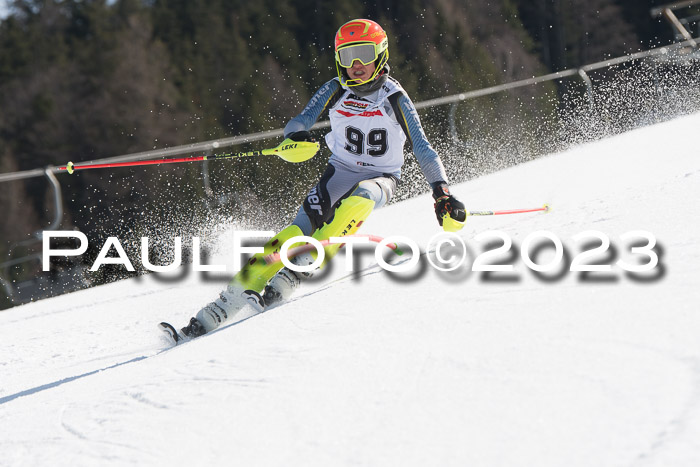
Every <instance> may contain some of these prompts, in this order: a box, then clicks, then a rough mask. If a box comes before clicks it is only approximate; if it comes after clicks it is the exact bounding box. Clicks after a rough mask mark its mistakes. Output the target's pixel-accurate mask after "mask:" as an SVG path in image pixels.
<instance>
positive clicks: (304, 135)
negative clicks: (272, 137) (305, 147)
mask: <svg viewBox="0 0 700 467" xmlns="http://www.w3.org/2000/svg"><path fill="white" fill-rule="evenodd" d="M287 138H288V139H291V140H292V141H309V142H311V143H315V142H316V138H314V137H313V136H311V133H309V132H308V131H305V130H304V131H295V132H294V133H290V134H289V135H287Z"/></svg>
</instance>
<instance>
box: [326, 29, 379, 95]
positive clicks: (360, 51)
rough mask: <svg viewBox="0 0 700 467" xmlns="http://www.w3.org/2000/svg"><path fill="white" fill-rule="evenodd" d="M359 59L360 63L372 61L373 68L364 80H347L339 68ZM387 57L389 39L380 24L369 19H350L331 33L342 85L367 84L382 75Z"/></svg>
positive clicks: (342, 68)
mask: <svg viewBox="0 0 700 467" xmlns="http://www.w3.org/2000/svg"><path fill="white" fill-rule="evenodd" d="M355 60H359V61H360V63H362V64H363V65H369V64H370V63H372V62H374V63H375V65H376V68H375V70H374V73H373V74H372V76H371V77H370V78H369V79H367V80H364V81H362V80H360V79H350V78H349V77H348V75H347V74H346V73H345V72H344V71H343V70H347V69H348V68H350V67H352V64H353V62H355ZM388 60H389V39H387V36H386V32H384V30H383V29H382V27H381V26H380V25H378V24H377V23H375V22H374V21H372V20H369V19H354V20H352V21H348V22H347V23H345V24H343V25H342V26H341V27H340V29H338V32H337V33H336V35H335V66H336V69H337V70H338V78H340V83H341V84H342V85H344V86H359V85H361V84H366V83H369V82H370V81H374V79H375V78H376V77H377V76H379V75H380V74H382V69H383V68H384V65H386V62H387V61H388Z"/></svg>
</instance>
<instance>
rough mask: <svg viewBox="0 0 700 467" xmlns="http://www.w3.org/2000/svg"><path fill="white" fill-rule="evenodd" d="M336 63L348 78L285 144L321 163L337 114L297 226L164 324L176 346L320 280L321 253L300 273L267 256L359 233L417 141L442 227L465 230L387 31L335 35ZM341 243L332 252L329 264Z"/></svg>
mask: <svg viewBox="0 0 700 467" xmlns="http://www.w3.org/2000/svg"><path fill="white" fill-rule="evenodd" d="M335 64H336V69H337V74H338V76H337V77H334V78H333V79H331V80H330V81H328V82H326V83H325V84H324V85H323V86H321V87H320V88H319V89H318V90H317V91H316V93H315V94H314V95H313V96H312V98H311V100H310V101H309V103H308V104H307V105H306V107H305V108H304V110H302V112H301V113H300V114H299V115H297V116H296V117H294V118H292V119H291V120H290V121H289V123H287V125H286V126H285V128H284V138H285V140H284V142H283V143H282V145H281V147H282V148H284V147H286V146H293V145H295V143H297V144H302V146H301V147H298V148H296V149H297V150H302V151H307V152H306V154H307V155H308V157H300V159H301V160H305V159H308V158H310V157H312V156H313V155H314V154H315V153H316V152H317V151H318V149H319V144H318V143H317V142H316V141H315V140H314V139H313V137H312V136H311V134H310V132H309V130H310V129H311V127H312V126H313V125H314V123H316V121H317V120H318V119H319V118H320V117H321V115H322V114H323V113H324V112H326V111H327V112H328V116H329V119H330V124H331V130H330V132H328V133H327V134H326V135H325V140H326V144H327V145H328V148H329V149H330V151H331V153H332V155H331V156H330V159H329V161H328V166H327V167H326V169H325V171H324V173H323V175H322V176H321V179H320V180H319V181H318V183H317V184H316V185H315V186H314V187H313V188H311V190H310V191H309V192H308V194H307V196H306V198H305V199H304V201H303V203H302V205H301V207H300V208H299V211H298V213H297V215H296V217H295V219H294V221H293V222H292V224H291V225H289V226H288V227H286V228H285V229H283V230H282V231H280V232H279V233H277V235H275V236H273V237H272V238H271V239H270V240H269V241H268V242H267V243H266V244H265V246H264V247H263V251H262V252H259V253H256V254H255V255H254V256H252V257H251V258H250V260H249V261H248V262H247V264H245V265H244V266H243V268H242V269H241V270H240V271H239V272H238V273H237V274H236V275H235V277H234V278H233V280H231V282H230V283H229V284H228V286H227V288H226V290H224V291H222V292H221V294H220V295H219V297H218V298H217V299H216V300H214V301H213V302H211V303H209V304H208V305H206V306H205V307H203V308H202V309H201V310H199V311H198V312H197V314H196V316H194V317H192V318H191V319H190V322H189V324H187V325H186V326H184V327H183V328H182V329H181V330H180V331H178V330H177V329H176V327H175V326H173V325H171V324H169V323H167V322H163V323H161V324H160V327H161V329H162V330H163V331H164V332H165V333H166V334H167V335H168V336H170V337H171V338H172V340H173V341H174V342H175V343H178V342H181V341H184V340H189V339H192V338H195V337H199V336H202V335H204V334H206V333H208V332H211V331H213V330H214V329H216V328H218V327H219V326H221V325H222V324H224V323H226V321H228V320H231V319H232V318H233V317H234V316H235V315H236V314H237V313H238V312H239V311H240V310H242V309H243V308H244V307H245V306H247V305H251V306H253V307H254V308H255V309H256V310H257V311H258V312H261V311H263V310H264V309H266V308H269V307H272V306H275V305H278V304H280V303H283V302H284V301H286V300H288V299H289V298H290V297H291V296H292V294H293V293H294V290H295V289H296V288H297V286H298V285H299V284H300V282H301V281H303V280H305V279H308V278H310V277H311V276H312V275H313V270H307V269H306V268H307V267H308V266H311V265H314V264H316V260H317V255H318V253H317V252H316V251H307V252H305V253H301V254H299V255H296V256H294V257H293V258H291V259H290V260H291V262H292V264H294V265H296V266H299V268H290V267H287V266H283V264H282V263H281V262H273V263H271V264H268V263H267V262H266V261H264V260H263V259H264V257H265V256H267V255H270V254H272V253H275V252H279V249H280V247H281V246H282V245H283V244H284V243H285V242H286V241H287V240H289V239H293V238H295V237H311V238H312V239H315V240H318V241H319V242H320V241H325V240H328V239H330V238H332V237H343V236H350V235H354V234H356V233H357V231H358V230H359V229H360V227H361V226H362V223H363V222H364V221H365V220H366V219H367V218H368V216H369V215H370V214H371V213H372V211H373V210H374V209H376V208H380V207H382V206H384V205H385V204H386V203H387V202H389V200H391V198H392V196H393V194H394V192H395V191H396V188H397V185H398V182H399V180H400V178H401V167H402V165H403V163H404V145H405V144H406V141H407V140H408V142H409V143H410V145H411V148H412V149H413V153H414V154H415V156H416V158H417V160H418V163H419V164H420V167H421V170H422V171H423V175H424V176H425V179H426V180H427V182H428V183H429V184H430V186H431V188H432V192H433V198H434V200H435V204H434V209H435V213H436V215H437V220H438V222H439V224H440V225H441V226H442V227H443V229H444V230H445V231H448V232H455V231H458V230H459V229H461V228H462V227H463V226H464V223H465V221H466V217H467V212H466V210H465V206H464V204H463V203H462V202H461V201H459V200H458V199H456V198H455V197H454V196H453V195H452V194H450V190H449V188H448V178H447V174H446V173H445V168H444V166H443V164H442V161H441V160H440V157H439V155H438V154H437V153H436V152H435V150H434V149H433V147H432V146H431V144H430V142H429V141H428V140H427V138H426V136H425V132H424V131H423V128H422V127H421V122H420V119H419V117H418V113H417V112H416V108H415V106H414V105H413V103H412V102H411V99H410V98H409V97H408V94H407V93H406V91H405V90H404V89H403V88H402V87H401V84H400V83H399V81H397V80H396V79H395V78H394V77H392V76H390V71H391V69H390V67H389V41H388V38H387V35H386V32H385V31H384V30H383V29H382V27H381V26H380V25H379V24H377V23H376V22H374V21H371V20H367V19H355V20H352V21H349V22H347V23H345V24H344V25H342V26H341V27H340V29H338V32H337V33H336V35H335ZM302 148H303V149H302ZM340 246H341V244H332V245H328V246H326V247H325V258H324V261H323V262H324V263H325V262H327V261H329V260H330V259H331V258H332V257H333V255H334V254H335V253H336V252H337V251H338V249H339V248H340ZM320 267H322V265H320ZM302 270H303V272H302Z"/></svg>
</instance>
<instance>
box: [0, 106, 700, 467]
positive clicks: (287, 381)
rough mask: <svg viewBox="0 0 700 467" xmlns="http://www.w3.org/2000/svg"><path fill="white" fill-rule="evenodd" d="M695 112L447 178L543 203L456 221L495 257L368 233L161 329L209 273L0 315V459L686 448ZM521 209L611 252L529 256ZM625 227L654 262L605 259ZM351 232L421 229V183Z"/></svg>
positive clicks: (537, 224)
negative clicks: (504, 265) (498, 239)
mask: <svg viewBox="0 0 700 467" xmlns="http://www.w3.org/2000/svg"><path fill="white" fill-rule="evenodd" d="M698 128H700V114H695V115H691V116H687V117H684V118H680V119H677V120H674V121H670V122H666V123H663V124H659V125H655V126H652V127H647V128H643V129H639V130H635V131H632V132H629V133H626V134H623V135H620V136H617V137H614V138H611V139H607V140H603V141H599V142H596V143H592V144H588V145H585V146H581V147H577V148H575V149H572V150H570V151H567V152H565V153H561V154H555V155H552V156H549V157H546V158H542V159H538V160H536V161H533V162H530V163H527V164H523V165H521V166H518V167H514V168H511V169H508V170H505V171H502V172H499V173H496V174H492V175H490V176H486V177H483V178H480V179H477V180H474V181H471V182H468V183H465V184H462V185H459V186H456V187H454V189H453V191H454V192H455V193H456V194H457V195H458V197H459V198H460V199H462V200H464V201H465V202H466V203H467V205H468V208H469V209H472V210H478V209H509V208H527V207H537V206H541V205H542V204H543V203H544V202H548V203H550V204H551V205H552V208H553V211H552V212H550V213H548V214H542V213H535V214H522V215H511V216H499V217H493V216H492V217H474V218H470V219H469V220H468V224H467V227H466V228H465V229H464V230H463V231H462V232H460V236H461V237H462V238H463V239H464V240H465V241H467V244H468V245H469V248H470V251H471V252H472V254H473V253H475V252H476V253H478V252H480V251H481V250H483V249H484V247H485V243H484V242H477V241H475V239H474V237H475V236H476V235H477V234H479V233H481V232H485V231H488V230H500V231H501V232H503V233H504V234H505V235H506V236H507V237H509V238H511V239H512V240H513V242H514V247H513V249H512V251H513V252H515V253H516V254H515V255H513V256H510V257H508V258H506V259H507V260H508V261H509V262H510V263H511V264H514V265H515V271H514V272H512V273H495V274H492V275H490V276H489V275H487V276H484V275H483V274H482V273H477V272H471V271H470V270H469V266H470V264H471V262H472V260H473V258H472V257H470V258H468V261H467V262H466V263H465V265H464V266H463V267H461V268H459V269H458V270H456V271H453V272H447V273H440V272H438V271H436V270H435V269H433V268H432V267H431V266H429V264H428V262H427V261H426V258H425V256H424V257H422V258H421V262H420V265H419V267H418V268H417V269H416V270H415V272H412V273H401V274H397V275H391V274H388V273H386V272H383V271H382V270H381V269H380V268H379V267H377V266H376V265H375V266H372V263H373V262H374V260H373V259H372V257H371V255H369V254H365V255H361V260H360V262H361V263H362V264H363V265H364V266H363V268H364V269H363V271H362V273H361V274H358V275H356V276H354V277H348V276H347V274H346V273H345V271H343V267H342V264H341V265H339V266H334V267H333V268H332V270H331V271H330V273H328V274H327V275H326V276H325V277H323V278H322V279H321V280H319V281H315V282H314V283H311V284H306V285H305V287H304V288H303V289H302V290H300V291H299V293H298V294H297V296H296V299H295V300H293V301H292V302H290V303H288V304H286V305H283V306H282V307H279V308H276V309H273V310H270V311H269V312H266V313H263V314H261V315H257V316H253V317H251V318H250V319H246V320H243V321H241V322H239V323H237V324H234V325H230V326H227V327H224V328H222V329H220V330H218V331H216V332H214V333H212V334H210V335H208V336H205V337H204V338H202V339H199V340H195V341H193V342H190V343H187V344H185V345H182V346H178V347H175V348H169V347H168V345H167V343H166V342H165V341H164V340H163V338H162V337H161V336H160V335H159V333H158V331H157V330H156V324H157V323H158V322H159V321H161V320H163V319H166V320H169V321H171V322H173V323H175V324H179V325H183V324H185V322H186V320H187V319H188V318H189V317H190V316H191V315H193V314H194V313H195V312H196V310H197V309H198V308H199V307H201V306H202V305H203V304H205V303H207V302H208V301H210V300H211V299H213V298H214V297H215V296H216V294H217V293H218V291H219V290H220V289H221V288H222V287H223V286H224V284H225V281H223V282H222V281H221V280H219V281H203V280H202V278H201V277H198V276H195V275H194V274H193V273H191V274H185V275H186V277H185V278H184V279H181V280H172V281H164V280H159V279H158V278H156V277H154V276H149V277H145V278H140V279H133V280H127V281H122V282H118V283H115V284H111V285H107V286H101V287H96V288H93V289H89V290H84V291H80V292H76V293H73V294H70V295H65V296H61V297H57V298H53V299H48V300H44V301H41V302H37V303H33V304H29V305H25V306H21V307H17V308H13V309H11V310H8V311H5V312H3V313H0V349H1V353H0V452H1V453H2V455H1V456H0V465H11V466H16V465H48V464H50V465H127V464H139V465H166V464H167V465H210V464H224V463H227V464H229V463H230V464H234V463H235V464H238V465H265V466H272V465H305V466H314V465H318V466H326V465H416V466H418V465H421V466H422V465H440V466H447V465H459V466H463V465H472V466H479V465H484V466H533V465H537V466H562V465H566V466H601V465H605V466H670V465H673V466H697V465H700V443H699V442H698V440H700V313H699V311H700V310H699V307H698V303H700V287H699V285H700V266H698V264H699V263H700V261H699V260H700V239H699V238H700V237H699V236H698V233H697V229H698V227H699V223H698V215H699V214H700V212H699V211H700V209H698V207H697V206H698V201H697V200H698V199H700V158H699V157H698V155H699V150H698V146H697V139H696V138H695V135H696V133H697V129H698ZM539 230H548V231H550V232H552V233H553V234H555V235H556V236H557V237H558V238H560V239H561V240H562V242H563V244H564V246H565V248H564V249H565V251H566V261H567V263H563V264H568V262H570V260H571V258H572V257H573V256H575V255H577V254H578V252H579V251H580V250H581V248H582V246H581V245H580V244H579V243H577V242H575V241H574V240H573V238H574V236H576V235H577V234H579V233H582V232H585V231H589V230H596V231H599V232H602V233H603V234H604V235H605V236H607V237H609V238H610V240H611V244H612V246H611V250H610V251H613V253H612V254H608V253H606V254H602V255H597V256H596V257H595V258H592V261H593V262H602V263H607V264H611V265H613V267H612V270H611V271H610V272H607V273H594V274H591V275H588V276H582V275H581V274H580V273H574V272H569V271H567V270H566V269H561V271H559V272H558V274H555V275H554V276H553V275H552V274H554V273H548V274H547V275H546V276H545V277H538V276H536V275H535V274H533V272H532V271H531V270H530V269H529V268H528V267H526V266H525V264H524V261H523V260H522V259H521V258H520V256H519V254H520V251H521V250H522V249H521V244H522V241H523V240H524V239H525V238H526V237H527V236H528V235H530V234H532V233H533V232H536V231H539ZM638 230H644V231H648V232H650V233H652V234H653V235H654V236H655V237H656V239H657V241H658V247H657V248H656V249H655V252H657V253H658V254H659V258H660V261H659V265H658V266H657V267H655V268H654V269H653V270H652V271H651V272H650V273H648V274H637V275H629V274H627V273H625V272H624V271H622V270H621V269H620V268H619V267H617V266H615V261H616V260H617V259H619V258H621V259H625V260H627V261H628V262H631V263H635V262H638V263H644V262H646V260H645V258H644V257H643V255H642V256H640V255H637V254H633V253H632V252H631V247H632V245H630V244H628V243H629V242H625V241H623V240H622V239H620V235H622V234H624V233H625V232H629V231H638ZM363 231H364V232H365V233H372V234H376V235H382V236H389V235H405V236H409V237H410V238H412V239H413V240H415V241H416V242H418V243H419V244H420V245H421V247H422V248H423V249H425V248H426V246H427V244H428V240H429V239H430V237H431V236H433V235H434V234H435V233H437V232H438V231H439V230H438V227H437V225H436V223H435V220H434V214H433V212H432V200H431V199H430V198H429V196H428V195H425V196H421V197H418V198H414V199H411V200H408V201H405V202H401V203H397V204H395V205H392V206H389V207H387V208H384V209H382V210H381V211H378V212H376V213H375V214H373V216H372V217H371V219H370V220H369V221H368V222H367V223H366V224H365V226H364V227H363ZM588 240H591V238H590V237H589V238H588ZM221 242H222V251H221V255H220V257H219V258H218V261H229V259H230V252H229V251H227V248H226V245H227V242H228V240H227V239H226V238H222V240H221ZM486 243H487V242H486ZM598 243H600V242H598ZM643 243H644V242H640V243H638V244H637V246H639V245H642V244H643ZM593 246H595V245H593ZM530 251H534V250H530ZM552 251H553V250H552V249H548V248H544V249H543V250H542V254H540V255H538V256H536V255H533V257H535V256H536V258H537V261H538V262H539V263H541V264H544V263H546V262H547V261H548V258H550V257H551V256H552ZM340 259H342V257H341V258H340ZM403 264H405V263H403ZM555 272H557V271H555ZM249 314H250V313H249Z"/></svg>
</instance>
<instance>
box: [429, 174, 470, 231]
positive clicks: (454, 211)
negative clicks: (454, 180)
mask: <svg viewBox="0 0 700 467" xmlns="http://www.w3.org/2000/svg"><path fill="white" fill-rule="evenodd" d="M433 199H434V200H435V215H436V216H437V220H438V222H439V223H440V225H441V226H442V225H443V221H444V218H445V215H449V217H450V218H451V219H454V220H455V221H457V225H459V224H461V226H459V228H457V226H454V227H453V228H451V229H450V230H451V231H455V230H459V229H460V228H462V226H464V222H465V221H466V220H467V211H466V209H465V208H464V203H462V202H461V201H459V200H458V199H457V198H455V197H454V196H452V195H451V194H450V190H449V188H447V183H445V182H436V183H434V184H433ZM451 224H453V225H454V224H455V223H454V222H452V223H451Z"/></svg>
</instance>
